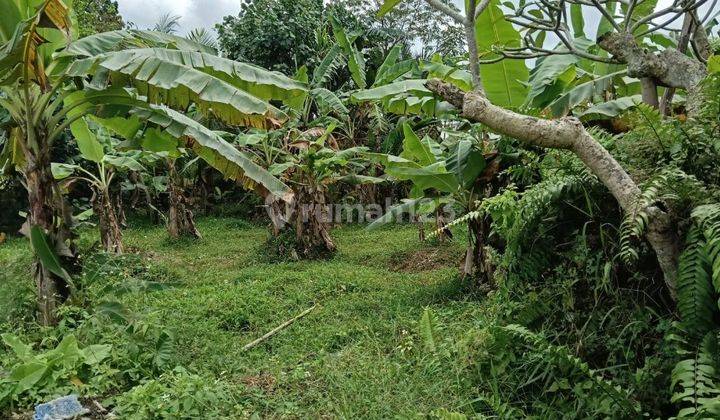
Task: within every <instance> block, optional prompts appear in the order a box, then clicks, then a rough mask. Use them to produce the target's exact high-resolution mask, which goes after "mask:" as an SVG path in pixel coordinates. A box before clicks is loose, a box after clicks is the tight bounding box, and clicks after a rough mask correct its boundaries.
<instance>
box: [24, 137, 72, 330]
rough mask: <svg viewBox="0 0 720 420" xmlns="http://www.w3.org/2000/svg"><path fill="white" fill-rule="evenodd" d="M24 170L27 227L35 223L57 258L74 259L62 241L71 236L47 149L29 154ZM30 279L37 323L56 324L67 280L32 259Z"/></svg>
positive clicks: (63, 299)
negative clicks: (27, 205) (34, 288)
mask: <svg viewBox="0 0 720 420" xmlns="http://www.w3.org/2000/svg"><path fill="white" fill-rule="evenodd" d="M26 157H27V158H28V162H27V166H26V169H25V171H24V174H25V180H26V185H27V191H28V204H29V206H30V209H29V213H28V220H27V224H28V226H27V227H28V228H29V227H31V226H39V227H40V228H42V229H43V231H45V233H46V235H47V237H48V239H49V241H50V246H51V247H54V248H55V251H56V253H57V254H59V256H60V257H61V260H67V259H72V258H74V253H73V251H72V249H71V247H68V246H67V245H66V244H65V240H66V239H68V240H70V239H72V238H71V237H70V234H69V226H67V225H66V222H67V218H66V217H65V216H66V215H65V214H63V213H64V209H63V202H62V196H61V195H60V191H59V189H58V188H57V185H56V183H55V179H54V178H53V175H52V171H51V170H50V153H49V150H40V151H39V152H38V153H31V154H29V156H26ZM34 279H35V286H36V290H37V299H38V311H39V313H38V322H39V323H40V324H41V325H44V326H49V325H54V324H56V323H57V308H58V306H59V305H60V304H61V303H62V302H63V301H65V299H67V297H68V295H69V292H70V290H69V285H68V284H67V282H66V281H65V280H64V279H63V278H61V277H59V276H57V275H55V274H53V273H51V272H50V271H49V270H47V269H46V268H45V267H43V265H42V264H41V263H40V261H39V260H38V259H37V258H36V259H35V263H34Z"/></svg>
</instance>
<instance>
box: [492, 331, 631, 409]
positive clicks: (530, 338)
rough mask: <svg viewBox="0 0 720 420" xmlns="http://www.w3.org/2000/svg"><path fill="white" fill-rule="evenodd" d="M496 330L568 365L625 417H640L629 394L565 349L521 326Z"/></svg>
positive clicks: (553, 360) (550, 359)
mask: <svg viewBox="0 0 720 420" xmlns="http://www.w3.org/2000/svg"><path fill="white" fill-rule="evenodd" d="M497 328H500V329H501V330H502V331H504V332H507V333H509V334H510V335H511V336H513V337H515V338H517V339H520V340H522V341H525V342H526V343H528V344H529V345H530V347H531V348H532V349H533V350H534V351H536V352H538V353H540V354H542V356H543V359H544V360H548V361H551V362H553V363H555V364H559V363H568V364H569V365H570V366H572V367H573V369H574V370H575V371H576V372H578V373H580V374H582V375H583V376H585V377H587V378H588V379H590V381H591V382H592V383H593V384H594V385H595V386H597V388H598V389H599V390H601V391H602V392H603V393H605V394H606V395H607V396H608V397H609V398H610V399H611V400H612V401H613V404H616V405H617V406H620V407H622V409H623V410H624V411H625V413H626V414H627V415H631V414H632V415H634V416H638V415H640V412H639V407H638V405H637V403H636V402H634V401H633V400H631V398H630V394H631V392H629V391H627V390H624V389H622V387H620V386H619V385H616V384H614V383H612V382H611V381H609V380H607V379H605V378H603V377H602V376H601V375H599V374H598V373H596V372H595V371H594V370H592V369H590V367H589V365H588V364H587V363H586V362H584V361H582V359H580V358H579V357H577V356H575V355H573V354H572V353H571V352H570V351H569V350H568V348H567V347H564V346H556V345H553V344H550V343H548V342H547V341H546V340H545V338H544V337H542V336H541V335H540V334H536V333H534V332H532V331H530V330H529V329H527V328H525V327H523V326H521V325H516V324H510V325H506V326H504V327H497Z"/></svg>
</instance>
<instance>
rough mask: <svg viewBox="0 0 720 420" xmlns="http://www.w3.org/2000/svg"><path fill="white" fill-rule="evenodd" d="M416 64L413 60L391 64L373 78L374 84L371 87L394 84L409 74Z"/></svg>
mask: <svg viewBox="0 0 720 420" xmlns="http://www.w3.org/2000/svg"><path fill="white" fill-rule="evenodd" d="M416 63H417V62H416V61H415V60H403V61H401V62H399V63H395V64H393V65H392V66H390V67H388V68H387V69H385V71H383V73H382V74H378V75H377V76H376V77H375V82H374V83H373V85H372V87H376V86H382V85H386V84H388V83H391V82H394V81H395V80H396V79H398V78H399V77H401V76H404V75H406V74H407V73H409V72H411V71H412V70H413V69H414V68H415V66H416V65H417V64H416Z"/></svg>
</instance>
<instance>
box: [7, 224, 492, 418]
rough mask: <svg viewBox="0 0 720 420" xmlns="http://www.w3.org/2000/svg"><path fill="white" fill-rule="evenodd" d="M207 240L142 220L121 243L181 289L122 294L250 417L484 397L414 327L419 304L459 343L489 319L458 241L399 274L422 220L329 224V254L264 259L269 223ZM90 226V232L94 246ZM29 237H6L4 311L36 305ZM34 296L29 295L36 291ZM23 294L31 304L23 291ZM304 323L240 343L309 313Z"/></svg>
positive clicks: (349, 412) (374, 411) (353, 412)
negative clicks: (425, 265) (426, 266)
mask: <svg viewBox="0 0 720 420" xmlns="http://www.w3.org/2000/svg"><path fill="white" fill-rule="evenodd" d="M199 228H200V231H201V232H202V234H203V236H204V238H203V239H202V240H200V241H190V240H182V241H175V242H174V241H170V240H168V239H167V235H166V232H165V230H164V229H163V228H161V227H155V226H148V225H140V226H137V227H135V228H132V229H129V230H127V231H126V232H125V243H126V246H127V248H128V249H130V250H132V252H137V253H139V254H140V255H141V256H142V257H143V258H144V259H145V261H146V262H147V264H148V265H149V266H151V267H152V268H153V269H157V270H162V271H163V272H167V273H168V274H169V277H170V278H171V279H172V280H173V286H172V287H169V288H165V289H162V290H159V291H153V292H148V291H145V292H136V293H131V294H126V295H123V296H121V297H120V299H122V301H123V303H125V304H126V305H127V306H128V307H129V308H131V309H132V310H133V311H135V312H140V313H147V312H154V313H155V315H156V316H157V317H158V318H159V319H161V320H162V323H164V324H165V325H166V326H167V327H168V328H169V329H170V330H172V331H174V333H175V336H176V342H177V345H176V353H177V359H178V360H177V362H178V364H180V365H182V366H185V367H186V368H188V370H190V371H192V372H195V373H198V374H199V375H202V376H206V377H208V378H222V379H223V380H224V381H226V382H228V383H230V384H231V386H232V387H234V388H235V389H236V391H237V393H238V395H241V398H242V400H243V406H244V407H246V412H245V413H243V414H244V415H247V414H249V413H258V414H260V415H261V416H263V417H282V416H291V417H319V416H330V417H373V418H381V417H382V418H384V417H393V416H398V415H399V416H415V415H417V414H418V413H427V412H430V411H432V410H434V409H437V408H447V409H449V410H451V411H453V410H457V411H463V412H468V411H469V410H470V408H469V407H471V402H472V401H473V400H474V399H476V398H477V395H476V392H475V387H474V386H473V384H472V383H469V381H467V380H464V379H463V375H462V370H463V369H465V366H464V363H463V362H462V355H458V356H452V357H445V356H440V355H437V354H433V353H432V352H429V351H428V350H427V349H426V348H425V346H424V344H423V340H422V338H421V335H420V333H419V331H418V321H419V319H420V317H421V315H422V313H423V310H424V308H426V307H430V308H432V309H433V311H434V313H435V314H436V316H437V318H438V323H437V325H438V335H439V336H440V339H442V340H452V341H455V340H461V339H462V337H463V334H464V333H465V332H466V331H467V330H469V329H470V328H472V327H473V326H477V325H482V324H483V323H484V319H485V318H484V315H483V314H484V313H485V311H486V308H484V306H483V303H482V302H479V301H478V300H477V299H475V298H473V297H472V295H471V294H469V293H468V292H467V285H466V284H463V282H462V280H460V279H459V276H458V267H459V265H460V261H461V258H462V255H463V244H462V239H458V240H456V242H454V243H453V244H451V245H443V246H441V248H442V251H443V252H444V253H446V254H450V255H451V258H450V260H451V261H457V264H447V263H445V264H443V265H439V266H437V267H433V268H432V269H430V270H426V271H420V272H407V271H400V270H393V269H392V268H391V267H392V266H393V261H397V260H398V259H401V258H403V256H404V255H405V254H408V255H410V254H412V253H413V252H415V251H417V250H421V249H422V248H423V247H424V246H423V245H421V244H419V242H418V240H417V233H416V231H415V229H414V228H413V227H409V226H404V227H393V228H390V229H386V230H381V231H374V232H367V231H365V230H364V229H362V228H361V227H354V226H349V227H342V228H338V229H336V230H334V231H333V236H334V237H335V238H336V240H337V244H338V248H339V252H338V253H337V255H336V256H335V257H334V258H333V259H331V260H321V261H303V262H293V263H276V264H271V263H259V262H257V261H258V260H259V256H258V252H259V251H258V250H259V249H260V246H261V244H262V242H263V241H264V240H265V239H266V237H267V231H266V229H265V228H262V227H254V226H248V225H246V224H244V223H242V222H239V221H238V220H234V219H201V220H200V221H199ZM93 235H94V232H86V233H85V234H84V237H83V243H84V244H87V243H90V242H91V241H92V240H93V238H94V236H93ZM29 262H30V259H29V251H28V248H27V245H26V242H25V241H23V240H20V239H13V240H11V241H9V243H7V244H4V245H2V246H0V264H2V266H3V267H10V270H9V271H8V270H3V274H2V276H3V277H2V283H0V316H2V318H0V319H7V318H8V317H11V316H13V314H15V313H18V311H19V309H18V308H22V307H27V306H28V304H31V302H32V289H31V288H28V285H29V282H30V280H29V271H28V268H27V267H28V264H29ZM28 291H29V293H28ZM15 296H21V297H22V299H15ZM312 305H317V308H316V309H315V310H314V311H313V312H311V313H310V314H309V315H308V316H306V317H305V318H302V319H300V320H299V321H297V322H296V323H294V324H293V325H291V326H290V327H289V328H287V329H285V330H284V331H282V332H280V333H279V334H277V335H275V336H274V337H272V338H271V339H269V340H267V341H266V342H264V343H263V344H261V345H260V346H258V347H256V348H254V349H252V350H250V351H247V352H245V351H243V350H242V347H243V345H245V344H246V343H248V342H250V341H252V340H254V339H255V338H257V337H260V336H261V335H262V334H264V333H265V332H267V331H269V330H271V329H272V328H274V327H275V326H277V325H279V324H280V323H282V322H283V321H285V320H287V319H289V318H292V317H293V316H295V315H296V314H298V313H300V312H302V311H303V310H304V309H306V308H309V307H311V306H312Z"/></svg>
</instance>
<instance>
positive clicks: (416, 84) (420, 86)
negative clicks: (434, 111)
mask: <svg viewBox="0 0 720 420" xmlns="http://www.w3.org/2000/svg"><path fill="white" fill-rule="evenodd" d="M426 82H427V80H425V79H407V80H401V81H398V82H394V83H390V84H387V85H383V86H379V87H375V88H372V89H365V90H361V91H359V92H355V93H353V94H352V96H351V98H352V100H353V101H355V102H362V101H379V100H383V99H388V98H389V97H392V96H395V95H399V94H406V95H409V94H412V95H417V96H432V92H430V90H428V88H426V87H425V83H426Z"/></svg>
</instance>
